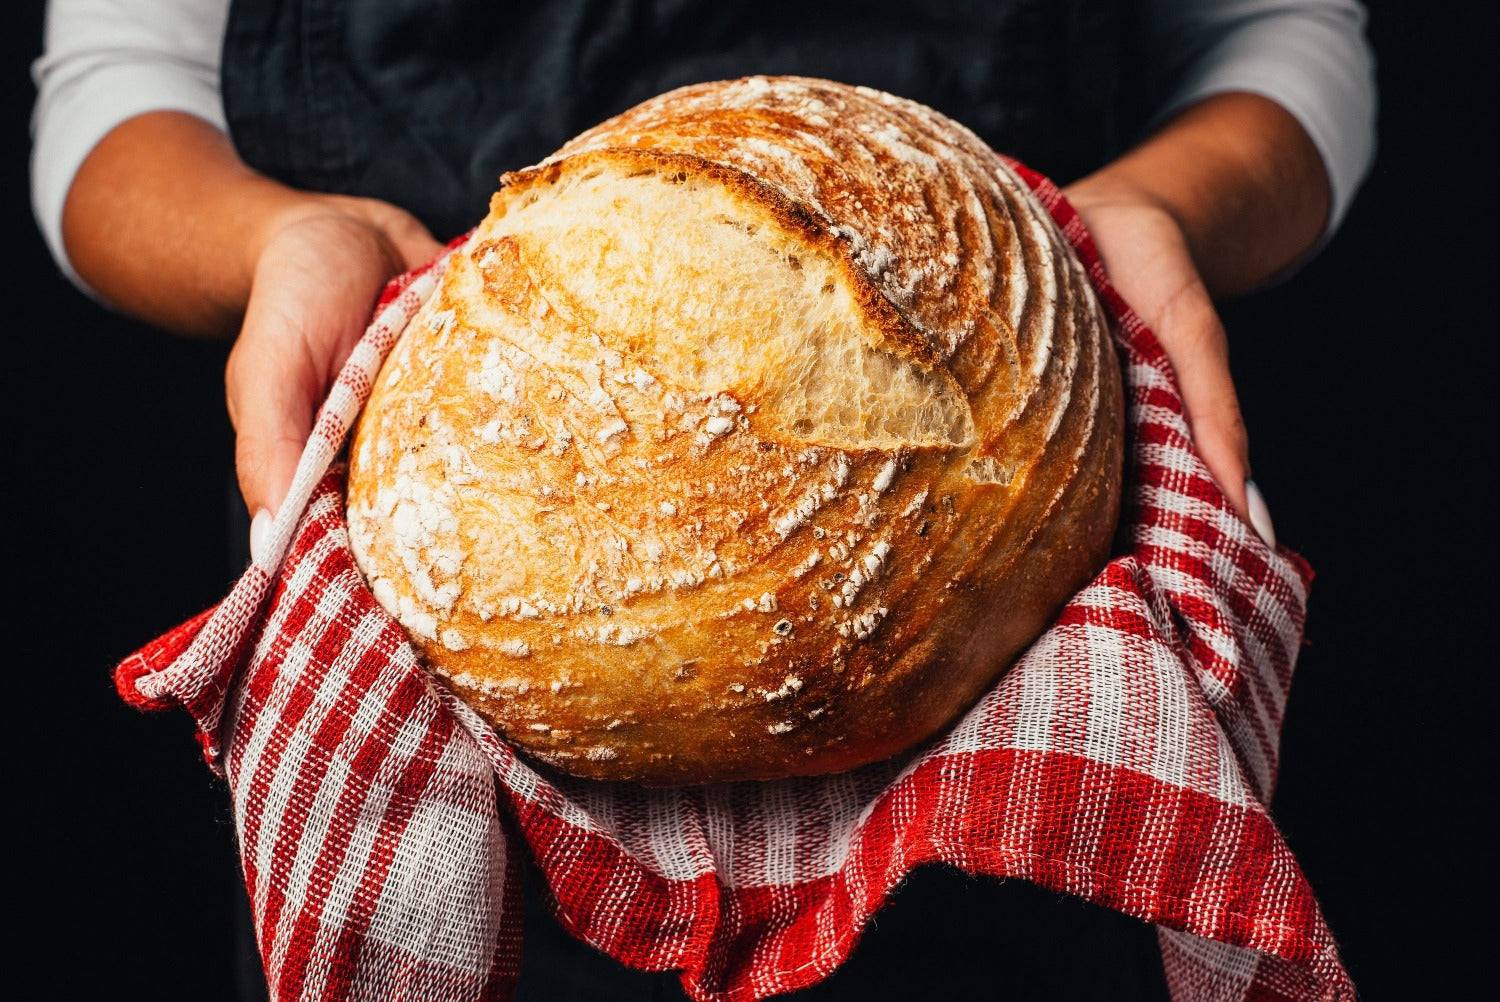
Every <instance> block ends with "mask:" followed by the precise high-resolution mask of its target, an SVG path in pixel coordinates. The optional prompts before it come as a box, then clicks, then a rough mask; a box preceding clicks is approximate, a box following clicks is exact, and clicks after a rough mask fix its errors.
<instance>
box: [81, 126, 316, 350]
mask: <svg viewBox="0 0 1500 1002" xmlns="http://www.w3.org/2000/svg"><path fill="white" fill-rule="evenodd" d="M317 198H318V197H317V196H313V195H309V194H307V193H304V192H299V191H295V190H293V189H291V188H288V187H286V186H284V185H281V184H278V183H276V182H274V181H271V180H269V179H267V178H265V177H262V176H261V175H259V174H256V173H255V172H254V171H252V170H251V169H250V168H249V167H247V166H245V164H244V163H243V162H242V161H241V160H240V158H239V156H238V155H237V154H236V153H235V150H234V147H233V145H232V144H231V143H230V141H229V139H228V137H226V136H225V135H224V134H223V133H222V132H220V131H219V130H218V129H216V128H214V127H213V126H212V125H210V124H208V123H207V122H204V121H202V120H201V119H198V118H194V117H193V116H191V115H186V114H182V113H180V112H151V113H148V114H144V115H138V116H136V117H135V118H131V119H129V120H127V121H125V122H123V123H121V124H120V125H119V126H117V127H116V128H115V129H114V130H112V131H111V132H110V133H109V134H108V135H106V136H105V137H104V138H103V139H102V140H101V141H100V142H99V144H98V145H97V146H96V147H95V148H94V150H93V151H92V152H91V153H90V154H89V156H88V158H87V159H85V160H84V162H83V165H82V167H80V168H79V171H78V173H77V175H76V176H75V178H74V180H73V184H72V187H71V188H70V189H69V192H68V197H67V201H66V203H65V205H64V208H63V240H64V242H65V244H66V246H67V252H68V256H69V259H70V260H71V261H72V263H73V266H74V268H75V269H76V270H77V271H78V274H79V276H80V277H82V278H83V280H84V281H85V282H87V283H88V284H89V286H90V287H91V288H92V289H93V290H94V291H95V292H97V293H98V294H99V295H101V296H103V297H104V298H105V299H107V300H108V301H109V302H111V303H113V304H114V305H116V306H117V307H119V308H120V309H122V310H124V311H126V312H128V313H131V314H133V315H135V316H137V317H140V318H141V319H143V320H146V321H149V322H150V323H153V324H156V325H158V326H161V327H165V328H167V329H169V330H173V331H177V332H179V333H186V334H200V335H226V334H231V333H233V332H234V331H235V330H236V329H237V328H238V326H239V322H240V318H241V317H242V315H243V313H244V310H245V304H246V303H247V302H248V300H249V296H250V286H251V281H252V279H253V277H254V274H255V266H256V261H257V259H258V257H259V255H260V252H261V250H262V248H264V246H265V244H266V241H267V240H268V239H269V238H270V236H271V235H272V234H273V233H274V232H275V230H276V229H277V228H279V227H281V226H284V225H286V224H287V223H288V222H289V221H290V220H291V219H292V218H295V216H296V215H297V214H298V213H302V212H307V211H309V210H311V209H313V208H315V206H316V204H317Z"/></svg>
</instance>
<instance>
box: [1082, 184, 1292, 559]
mask: <svg viewBox="0 0 1500 1002" xmlns="http://www.w3.org/2000/svg"><path fill="white" fill-rule="evenodd" d="M1064 194H1065V195H1066V196H1067V198H1068V200H1069V202H1071V203H1072V205H1073V207H1074V208H1075V209H1076V210H1078V214H1079V216H1080V217H1082V219H1083V223H1084V225H1085V226H1086V227H1087V228H1088V231H1089V233H1090V235H1091V236H1092V237H1093V239H1094V244H1095V246H1096V247H1098V249H1099V256H1100V258H1101V259H1102V261H1103V263H1104V270H1105V271H1106V272H1107V273H1108V275H1109V279H1110V282H1111V283H1113V284H1114V286H1115V288H1116V289H1118V290H1119V292H1120V295H1122V296H1124V297H1125V300H1126V302H1128V303H1129V304H1130V305H1131V307H1132V308H1133V309H1134V310H1135V311H1136V313H1137V314H1138V315H1139V316H1140V318H1141V320H1143V321H1144V322H1145V324H1146V326H1148V327H1150V328H1151V330H1152V331H1153V332H1155V334H1156V336H1157V339H1158V340H1159V341H1160V342H1161V345H1162V348H1163V349H1164V350H1165V352H1166V355H1167V359H1168V360H1169V361H1170V362H1171V363H1172V368H1173V369H1174V370H1175V372H1176V374H1177V382H1178V386H1179V387H1180V388H1181V390H1182V401H1183V406H1184V407H1185V409H1186V411H1187V422H1188V428H1189V430H1190V431H1191V433H1192V436H1193V442H1194V444H1195V445H1196V446H1197V447H1198V453H1199V455H1200V456H1202V457H1203V461H1204V463H1205V464H1206V465H1207V466H1208V471H1209V473H1210V474H1211V475H1212V476H1213V478H1214V482H1215V483H1217V484H1218V485H1219V489H1220V490H1222V491H1223V492H1224V496H1225V497H1226V498H1228V499H1229V503H1230V506H1231V507H1233V508H1234V511H1235V513H1236V514H1238V515H1239V516H1240V518H1242V519H1244V520H1245V521H1247V522H1249V523H1250V525H1251V526H1253V527H1254V528H1255V530H1256V532H1258V533H1259V534H1260V536H1261V537H1262V538H1263V539H1264V540H1265V541H1266V542H1267V543H1269V544H1271V545H1273V546H1274V545H1275V542H1276V535H1275V531H1274V530H1273V529H1272V527H1271V516H1270V512H1269V511H1268V509H1267V508H1266V504H1265V501H1264V500H1263V499H1262V498H1261V496H1260V491H1259V490H1258V489H1257V488H1256V486H1255V483H1254V481H1252V480H1250V442H1249V437H1248V435H1247V434H1246V430H1245V420H1244V417H1243V416H1242V415H1241V413H1240V405H1239V397H1238V396H1237V395H1236V393H1235V389H1234V381H1233V379H1232V378H1231V376H1230V372H1229V339H1228V337H1227V336H1226V334H1225V332H1224V325H1223V324H1222V323H1221V322H1220V320H1219V315H1218V312H1217V311H1216V310H1215V309H1214V304H1213V300H1212V298H1211V297H1210V296H1209V292H1208V289H1207V287H1206V286H1205V285H1204V282H1203V279H1202V277H1201V276H1200V275H1199V273H1198V269H1197V267H1196V266H1195V265H1194V263H1193V257H1192V254H1191V253H1190V251H1189V248H1188V241H1187V238H1186V237H1185V235H1184V234H1183V231H1182V227H1181V226H1180V225H1179V224H1178V222H1177V220H1176V219H1175V217H1174V216H1173V215H1172V213H1171V211H1169V209H1168V208H1167V207H1166V206H1165V205H1163V204H1161V203H1160V202H1159V201H1157V200H1156V199H1155V198H1154V197H1152V196H1151V195H1150V194H1149V193H1147V192H1145V191H1143V190H1141V189H1139V188H1137V187H1135V186H1133V185H1131V184H1129V183H1128V182H1123V181H1119V180H1112V179H1110V178H1108V177H1107V176H1100V175H1095V176H1094V177H1091V178H1086V179H1084V180H1083V181H1081V182H1079V183H1078V184H1075V185H1072V186H1070V187H1069V188H1067V189H1065V190H1064Z"/></svg>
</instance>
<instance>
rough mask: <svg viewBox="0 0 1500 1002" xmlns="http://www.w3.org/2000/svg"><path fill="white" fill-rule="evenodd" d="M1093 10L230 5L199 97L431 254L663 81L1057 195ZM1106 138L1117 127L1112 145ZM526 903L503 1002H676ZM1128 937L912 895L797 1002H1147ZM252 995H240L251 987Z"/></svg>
mask: <svg viewBox="0 0 1500 1002" xmlns="http://www.w3.org/2000/svg"><path fill="white" fill-rule="evenodd" d="M1121 6H1122V4H1120V3H1116V2H1111V0H993V2H983V0H923V2H920V3H915V2H897V0H707V2H704V0H552V2H547V3H542V2H536V0H532V2H520V3H514V2H511V3H508V2H504V0H234V3H233V4H232V6H231V9H230V16H229V24H228V30H227V33H226V37H225V43H224V60H223V95H224V106H225V111H226V114H227V115H228V119H229V126H230V132H231V135H232V136H233V138H234V142H235V145H236V146H237V148H238V149H239V151H240V155H241V156H242V157H243V158H244V159H245V161H246V162H247V163H249V164H250V165H251V166H253V167H255V168H256V169H258V170H260V171H262V172H263V173H265V174H267V175H269V176H271V177H274V178H277V179H279V180H282V181H284V182H286V183H288V184H291V185H294V186H296V187H299V188H305V189H311V190H316V191H327V192H340V193H343V194H354V195H364V196H368V197H373V198H380V199H384V200H386V201H389V202H393V203H395V204H397V205H400V206H402V207H403V208H406V209H408V210H410V211H411V212H412V213H414V214H415V215H416V216H417V217H418V218H420V219H421V220H422V221H423V222H424V223H426V224H427V226H428V227H429V228H430V229H431V230H432V231H433V233H434V235H436V236H437V237H439V238H440V239H445V240H446V239H448V238H449V237H452V236H455V235H457V234H459V233H461V232H463V231H465V230H467V229H468V228H470V227H472V226H473V225H474V224H476V223H477V222H478V221H479V220H480V219H481V218H482V217H483V216H484V214H485V212H486V211H487V208H488V204H489V197H490V195H491V193H492V192H493V191H494V190H495V188H496V185H497V181H498V177H499V175H500V173H501V172H502V171H506V170H512V169H515V168H519V167H523V166H526V165H528V164H531V163H535V162H536V161H537V160H540V159H541V158H542V157H544V156H546V155H547V154H548V153H550V152H552V151H553V150H554V149H556V148H557V147H558V146H560V145H561V144H562V143H563V142H564V141H565V140H567V139H569V138H570V137H572V136H573V135H575V134H577V133H578V132H580V131H582V130H583V129H585V128H588V127H589V126H591V125H594V124H595V123H597V122H599V121H601V120H603V119H604V118H607V117H608V116H610V115H613V114H615V113H617V112H620V111H623V110H624V109H626V108H628V107H630V106H631V105H633V104H636V103H637V102H639V101H642V100H644V99H645V98H648V97H651V96H652V95H655V94H658V93H661V92H662V91H664V90H668V89H671V88H673V87H677V86H681V85H683V84H688V83H695V82H699V81H703V80H717V79H726V78H731V77H738V76H744V75H747V74H752V73H765V74H778V73H794V74H802V75H806V76H817V77H827V78H830V79H834V80H840V81H843V82H845V83H854V84H867V85H869V86H872V87H877V88H880V89H882V90H887V91H891V92H892V93H895V94H900V95H903V96H905V97H909V98H913V99H915V100H918V101H921V102H923V103H925V104H929V105H931V106H933V107H935V108H937V109H938V110H940V111H943V112H945V113H946V114H948V115H950V116H952V117H954V118H956V119H958V120H959V121H961V122H963V123H964V124H965V125H967V126H969V127H970V128H972V129H973V130H974V131H975V132H977V133H978V134H979V135H980V136H981V137H982V138H983V139H985V140H986V141H987V142H988V143H989V144H990V145H991V146H992V147H994V148H996V149H998V150H1001V151H1004V152H1006V153H1009V154H1011V155H1013V156H1017V157H1019V158H1021V159H1022V160H1023V161H1025V162H1026V163H1028V164H1030V165H1031V166H1033V167H1036V168H1038V169H1039V170H1042V171H1043V172H1045V173H1047V174H1049V175H1050V176H1051V177H1052V178H1053V179H1054V180H1056V181H1058V182H1059V183H1065V182H1067V181H1069V180H1072V179H1074V178H1076V177H1079V176H1081V175H1082V174H1084V173H1086V172H1088V171H1089V170H1091V169H1093V168H1094V167H1097V166H1098V165H1100V164H1101V163H1103V162H1104V160H1105V159H1106V156H1107V155H1108V154H1109V153H1111V152H1112V151H1113V150H1114V148H1115V145H1116V143H1117V137H1118V135H1119V134H1120V133H1121V131H1122V129H1121V125H1120V121H1119V118H1120V111H1119V109H1120V108H1121V107H1122V106H1123V105H1122V102H1121V88H1120V86H1119V80H1118V70H1119V67H1120V66H1121V65H1122V61H1123V60H1122V49H1123V45H1122V40H1123V39H1124V38H1125V37H1126V32H1125V26H1124V24H1123V23H1122V22H1123V21H1124V20H1125V15H1124V14H1123V13H1122V12H1121V10H1120V9H1118V8H1120V7H1121ZM1125 128H1126V129H1127V130H1128V128H1129V125H1128V123H1127V124H1126V126H1125ZM538 898H539V895H538V894H536V893H533V891H532V889H531V888H528V892H527V905H528V908H527V916H526V949H525V955H524V958H523V967H522V976H521V988H520V997H521V998H525V999H535V1000H547V1002H567V1000H572V999H577V1000H580V1002H582V1000H590V1002H592V1000H596V999H597V1000H604V999H631V1000H637V999H655V998H662V999H681V998H683V997H684V996H683V994H682V991H681V989H680V987H678V985H677V981H676V979H675V977H673V976H671V975H670V974H666V975H651V974H642V973H639V972H634V971H629V970H626V969H625V968H623V967H621V966H620V965H619V964H616V963H615V962H614V961H612V960H610V959H609V958H607V957H605V956H603V955H602V954H598V953H595V952H594V951H592V950H590V949H589V948H587V947H585V946H583V945H581V944H578V943H576V942H575V941H573V940H572V939H571V938H569V937H568V936H567V934H565V933H564V932H563V931H562V930H561V929H560V928H559V927H558V926H557V925H556V923H555V922H553V920H552V919H551V918H550V916H548V915H547V914H546V912H545V910H544V909H542V908H540V907H538V906H537V905H536V902H537V900H538ZM1161 979H1162V975H1161V964H1160V959H1159V955H1158V954H1157V951H1156V948H1155V937H1154V936H1153V935H1152V933H1151V930H1150V929H1149V927H1147V926H1145V925H1143V924H1141V923H1138V922H1133V921H1132V920H1130V919H1126V918H1124V917H1122V916H1119V915H1116V914H1114V913H1112V912H1108V911H1105V910H1103V909H1098V908H1094V907H1092V906H1089V905H1085V904H1083V903H1082V902H1078V901H1071V900H1070V901H1062V900H1059V899H1057V898H1056V897H1055V896H1053V895H1049V894H1046V893H1044V892H1041V891H1038V890H1036V889H1035V888H1031V887H1029V886H1027V885H1024V884H1019V883H1011V884H1006V885H1004V886H1002V885H1001V884H1000V882H998V881H993V880H973V879H970V878H967V877H963V876H962V875H959V874H957V873H954V872H951V871H946V872H945V871H937V870H934V871H927V872H923V873H919V874H917V875H916V876H915V877H914V878H913V879H912V880H910V881H909V882H908V884H907V886H906V887H904V888H903V889H902V890H901V891H900V892H899V893H898V894H897V895H896V897H895V900H894V901H893V903H892V904H890V905H888V906H887V908H886V909H885V910H884V911H882V912H881V913H880V915H879V916H877V919H876V922H875V925H874V927H873V928H872V930H871V931H870V932H869V933H867V934H866V936H865V939H864V942H863V943H862V944H861V946H860V948H859V949H858V950H857V951H856V953H855V955H854V957H853V958H852V959H851V960H850V962H849V963H848V964H846V965H845V967H844V968H843V969H841V970H840V971H839V972H838V973H837V974H835V975H834V977H833V978H831V979H830V980H829V981H827V982H825V983H824V984H823V985H820V986H818V987H817V988H815V989H813V990H811V991H809V992H806V993H803V995H804V996H805V997H807V998H817V999H844V998H848V999H862V1000H863V999H887V998H888V999H923V998H965V999H967V998H976V999H977V998H1007V999H1051V998H1057V999H1067V1000H1087V999H1111V1000H1122V999H1125V1000H1128V999H1146V998H1165V988H1164V986H1163V984H1162V980H1161ZM262 991H263V989H262Z"/></svg>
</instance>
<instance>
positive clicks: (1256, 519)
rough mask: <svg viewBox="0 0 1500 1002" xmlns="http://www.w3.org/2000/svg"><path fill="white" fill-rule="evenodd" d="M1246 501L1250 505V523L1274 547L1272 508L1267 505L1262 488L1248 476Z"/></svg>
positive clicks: (1274, 532) (1274, 534)
mask: <svg viewBox="0 0 1500 1002" xmlns="http://www.w3.org/2000/svg"><path fill="white" fill-rule="evenodd" d="M1245 502H1246V503H1247V504H1248V505H1249V507H1250V524H1251V525H1252V526H1254V527H1255V531H1256V532H1258V533H1260V538H1261V539H1264V540H1265V541H1266V545H1267V546H1270V547H1273V548H1274V547H1275V546H1276V528H1275V527H1274V526H1273V525H1271V509H1269V508H1267V507H1266V499H1265V498H1264V497H1263V496H1262V495H1261V493H1260V488H1259V487H1257V486H1255V481H1254V480H1251V479H1249V478H1248V477H1247V478H1245Z"/></svg>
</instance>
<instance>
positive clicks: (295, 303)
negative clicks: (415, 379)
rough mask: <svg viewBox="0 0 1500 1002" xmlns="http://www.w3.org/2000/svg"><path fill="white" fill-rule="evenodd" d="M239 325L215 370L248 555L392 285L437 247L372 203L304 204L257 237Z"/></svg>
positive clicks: (399, 216)
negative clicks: (246, 515) (229, 428)
mask: <svg viewBox="0 0 1500 1002" xmlns="http://www.w3.org/2000/svg"><path fill="white" fill-rule="evenodd" d="M266 233H267V234H268V235H267V237H266V239H265V241H264V244H263V246H262V248H261V250H260V252H259V254H258V255H257V257H256V260H255V267H254V278H253V281H252V284H251V289H250V299H249V304H248V306H247V307H246V310H245V319H244V323H243V325H242V327H241V329H240V333H239V337H238V338H237V340H236V341H235V345H234V349H233V351H232V352H231V353H230V356H229V364H228V367H227V368H226V370H225V390H226V395H227V398H228V404H229V417H230V420H231V421H232V422H233V423H234V429H235V469H236V473H237V474H238V477H239V484H240V492H241V493H242V494H243V495H244V498H245V504H246V507H247V508H248V510H249V511H250V512H252V513H253V516H254V517H253V518H252V521H251V529H250V540H251V542H250V549H251V553H252V554H254V555H257V556H258V555H259V553H260V549H261V547H262V545H263V544H264V540H265V538H266V535H267V533H268V532H269V530H270V527H271V521H272V518H273V516H274V514H275V512H276V509H277V508H278V507H280V505H281V502H282V500H283V499H284V498H285V497H286V493H287V490H288V489H289V488H290V487H291V483H292V476H293V474H294V473H295V471H296V468H297V461H298V459H299V458H300V457H301V455H302V450H303V447H304V446H305V445H306V443H307V438H308V435H309V434H310V433H311V432H312V427H313V421H314V419H315V418H316V416H317V410H318V407H319V405H320V404H321V403H322V401H323V398H324V397H325V396H326V395H327V393H328V390H329V388H330V387H331V386H332V385H333V382H334V380H335V379H337V378H338V373H339V369H340V368H341V367H342V366H343V364H344V362H345V360H346V359H347V358H348V357H349V353H350V352H351V351H352V350H353V349H354V345H355V344H356V343H357V342H358V340H359V338H360V336H361V335H362V334H363V333H364V330H365V327H366V325H367V324H368V323H369V318H370V310H371V308H372V306H373V305H374V303H375V300H376V298H377V297H378V296H379V294H380V290H381V289H382V288H383V287H384V286H385V283H386V282H388V281H389V280H390V279H391V278H392V277H393V276H395V275H398V274H400V273H401V272H403V271H407V270H409V269H411V268H414V267H416V266H418V265H420V264H423V263H424V262H426V261H428V260H430V259H432V258H433V257H434V256H436V255H437V254H438V253H439V252H440V251H441V250H442V245H441V244H440V243H438V242H437V241H436V240H434V239H433V237H432V235H431V234H430V233H428V232H427V230H426V228H425V227H423V226H422V224H421V223H420V222H418V221H417V220H416V219H415V218H414V217H413V216H411V215H410V214H408V213H406V212H405V211H403V210H401V209H398V208H396V207H395V206H392V205H388V204H386V203H384V202H379V201H375V200H372V199H356V198H345V197H340V196H310V197H309V199H308V200H307V201H306V202H304V203H299V204H297V205H295V206H293V207H291V208H289V209H288V210H287V211H286V212H285V213H283V214H281V215H280V217H279V218H277V219H276V220H274V221H273V222H272V224H271V225H269V226H268V227H267V228H266Z"/></svg>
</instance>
